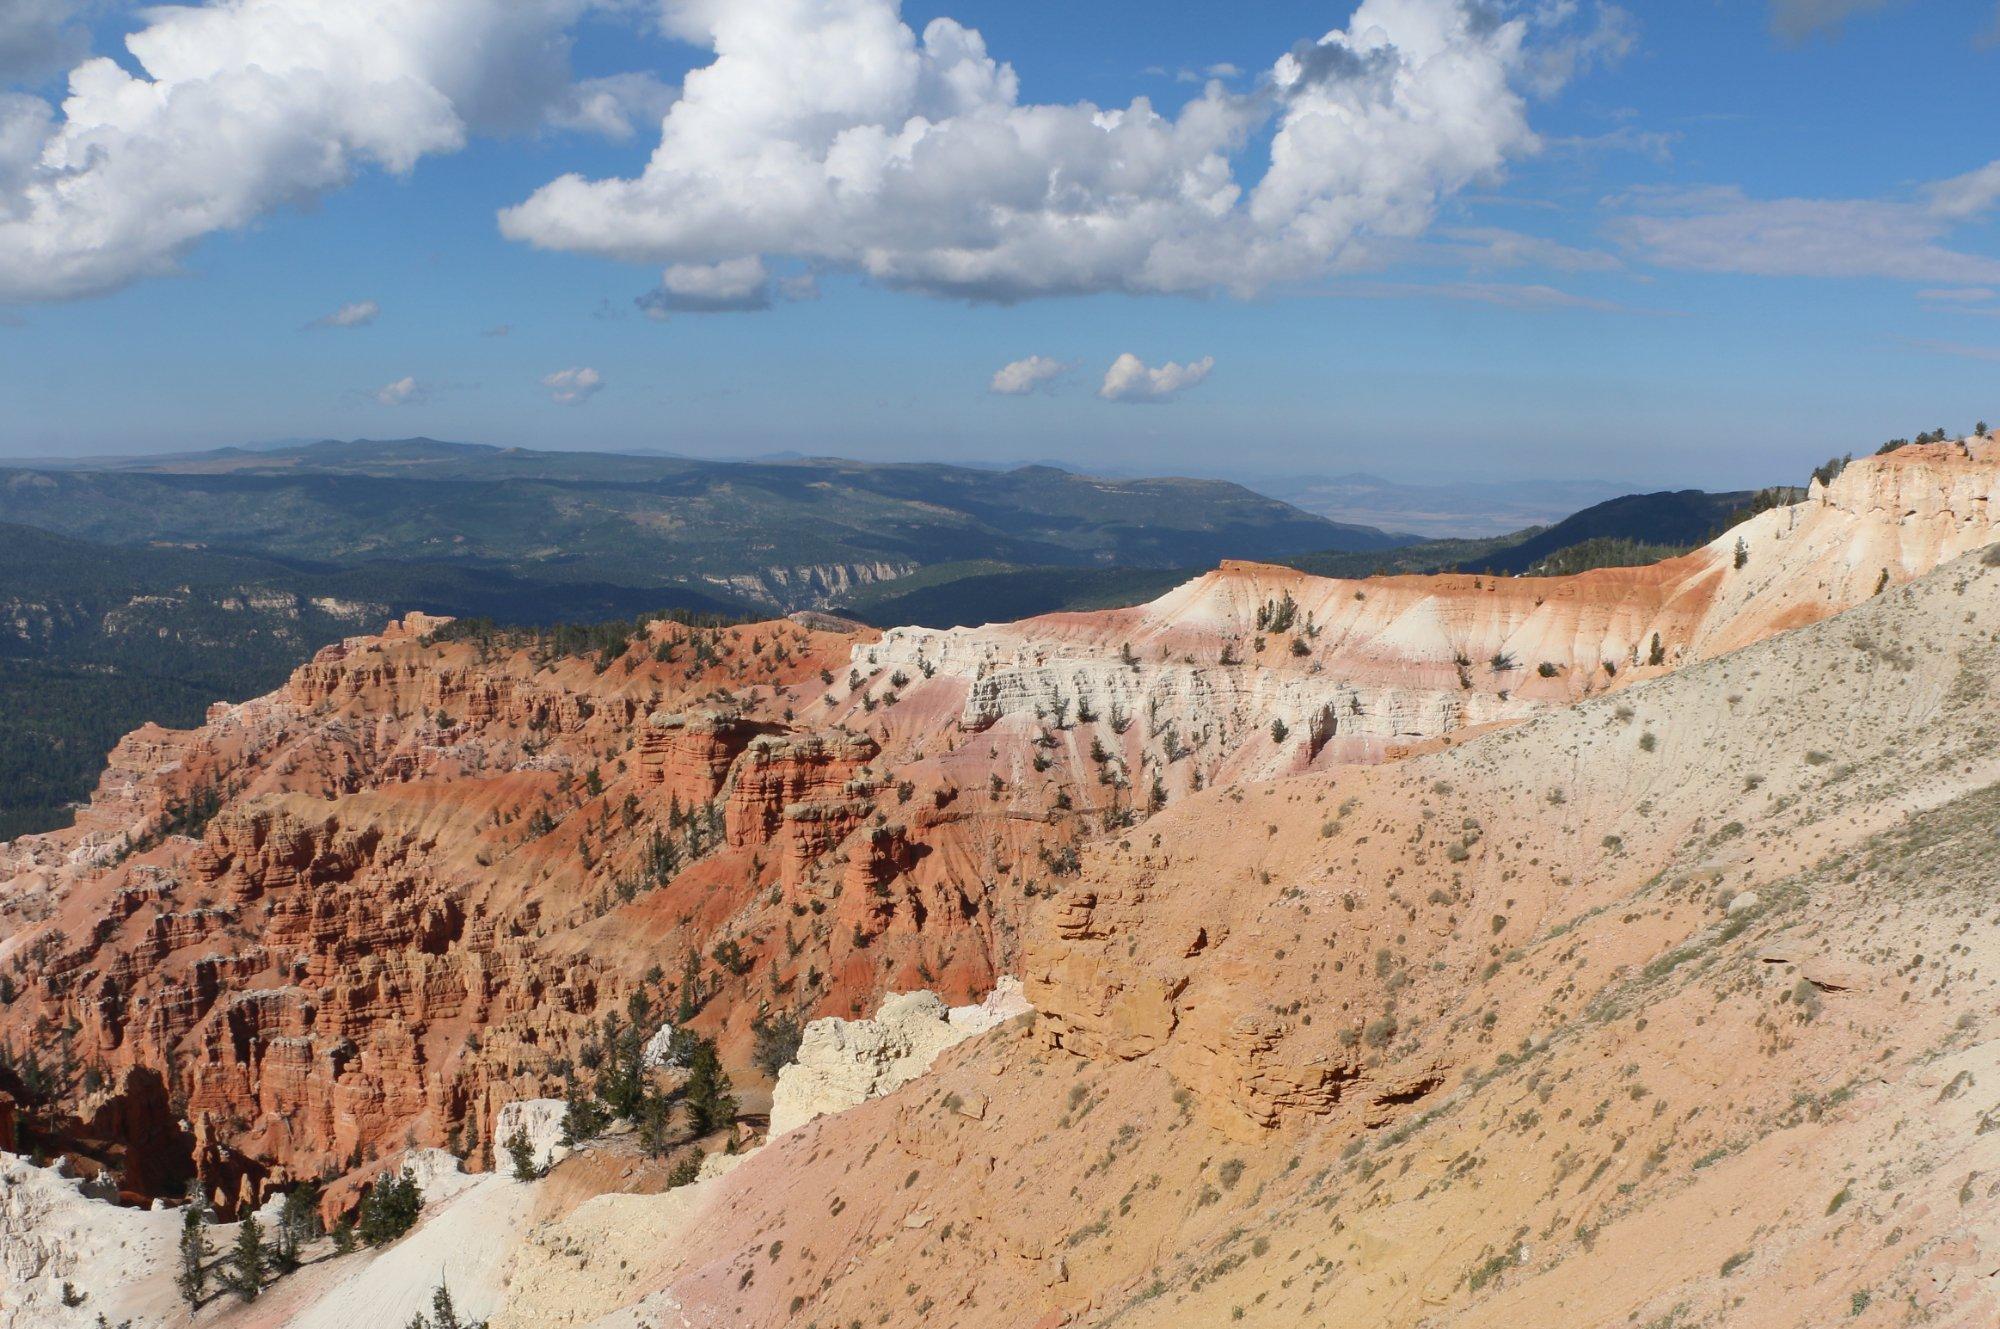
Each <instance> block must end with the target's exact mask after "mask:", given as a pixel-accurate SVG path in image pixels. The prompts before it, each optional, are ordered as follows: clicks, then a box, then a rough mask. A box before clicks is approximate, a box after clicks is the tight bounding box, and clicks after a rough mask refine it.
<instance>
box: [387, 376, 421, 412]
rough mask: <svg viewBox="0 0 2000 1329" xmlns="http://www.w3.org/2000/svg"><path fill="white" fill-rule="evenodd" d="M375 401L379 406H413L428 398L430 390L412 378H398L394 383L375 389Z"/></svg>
mask: <svg viewBox="0 0 2000 1329" xmlns="http://www.w3.org/2000/svg"><path fill="white" fill-rule="evenodd" d="M374 396H375V401H376V404H377V405H381V406H414V405H416V404H417V403H419V402H423V401H427V400H428V399H429V398H430V389H429V388H428V387H426V386H425V385H423V384H422V383H419V382H418V381H417V380H416V379H414V378H408V377H405V378H399V379H397V380H396V381H395V382H394V383H384V384H383V385H382V386H381V387H379V388H377V389H375V393H374Z"/></svg>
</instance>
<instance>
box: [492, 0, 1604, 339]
mask: <svg viewBox="0 0 2000 1329" xmlns="http://www.w3.org/2000/svg"><path fill="white" fill-rule="evenodd" d="M663 3H664V20H665V24H666V27H667V29H668V30H669V31H671V32H673V33H675V34H677V35H680V36H683V37H686V38H688V39H689V40H693V41H697V42H700V43H702V44H705V45H706V46H707V47H708V48H709V49H711V50H712V51H713V52H714V59H713V60H712V61H711V62H710V63H709V64H708V65H706V66H704V67H702V68H699V69H696V70H694V71H693V72H691V73H689V74H688V75H687V77H686V79H685V80H684V81H683V85H682V93H681V97H680V99H679V100H678V101H677V102H675V103H674V104H673V106H672V107H671V108H670V109H669V110H668V111H667V113H666V116H665V120H664V123H663V126H662V134H661V139H660V142H659V145H658V147H657V148H656V149H655V151H654V153H653V155H652V158H651V160H650V161H649V162H648V164H647V166H646V167H645V169H644V170H643V171H642V172H641V173H640V174H639V175H637V176H635V177H631V178H624V179H618V178H613V179H599V180H591V179H586V178H585V177H583V176H581V175H565V176H563V177H561V178H559V179H557V180H554V181H551V182H550V183H549V184H547V185H545V186H544V187H543V188H541V189H540V190H538V191H536V192H535V193H534V195H533V196H532V197H530V198H528V199H527V200H526V201H524V202H523V203H521V204H520V205H519V206H517V207H513V208H510V209H508V210H506V211H505V212H503V213H502V214H501V229H502V230H503V232H504V233H505V234H507V235H508V236H511V237H513V238H515V239H517V240H522V241H526V242H529V243H532V244H535V245H538V246H541V247H544V248H548V249H559V250H568V251H574V252H579V253H587V254H596V255H602V256H608V257H611V258H615V259H620V260H625V261H630V262H637V263H647V264H658V265H662V266H665V267H667V268H668V269H669V271H670V272H671V271H673V270H674V269H677V268H682V269H691V270H699V269H704V268H716V267H719V266H720V265H724V264H738V263H741V264H748V263H750V262H752V261H755V262H759V263H768V262H771V261H773V260H777V259H784V258H789V259H794V260H802V261H805V262H807V263H810V264H813V265H816V266H832V267H842V268H847V269H851V270H856V271H859V272H862V273H864V274H866V275H868V276H870V277H872V278H874V279H875V280H877V281H880V282H882V283H884V284H887V285H891V286H897V287H905V288H912V289H916V290H920V291H924V292H928V293H931V294H935V295H944V296H953V297H961V298H970V299H976V300H996V301H1012V300H1022V299H1027V298H1031V297H1035V296H1042V295H1058V294H1074V293H1083V292H1095V291H1126V292H1207V291H1213V290H1222V289H1227V290H1233V291H1236V292H1239V293H1248V292H1251V291H1255V290H1258V289H1262V288H1264V287H1267V286H1270V285H1272V284H1274V283H1280V282H1286V281H1293V280H1299V279H1306V278H1312V277H1316V276H1319V275H1322V274H1324V273H1327V272H1330V271H1337V270H1339V269H1341V268H1343V267H1347V266H1353V265H1355V264H1357V263H1360V262H1363V261H1365V260H1366V259H1367V257H1368V251H1369V246H1370V245H1371V243H1374V242H1377V241H1381V240H1385V239H1386V240H1393V239H1398V238H1404V239H1406V238H1409V237H1412V236H1416V235H1418V234H1420V233H1422V232H1423V231H1424V230H1425V229H1426V228H1427V227H1428V226H1429V224H1430V222H1431V219H1432V217H1433V216H1434V214H1435V212H1436V210H1437V208H1438V205H1439V203H1440V201H1441V200H1442V199H1443V198H1445V197H1446V196H1448V195H1451V194H1453V193H1455V192H1456V191H1458V190H1460V189H1462V188H1464V187H1465V186H1467V185H1470V184H1472V183H1474V182H1477V181H1481V180H1486V179H1490V178H1492V177H1494V176H1496V175H1498V174H1499V173H1500V172H1501V171H1502V169H1503V168H1504V167H1505V165H1506V164H1507V163H1508V162H1509V161H1511V160H1513V159H1515V158H1518V157H1521V156H1523V155H1526V154H1529V153H1532V152H1534V151H1535V150H1536V149H1537V147H1538V140H1537V138H1536V136H1535V134H1534V132H1533V131H1532V130H1531V129H1530V127H1529V124H1528V116H1527V98H1528V95H1529V93H1530V92H1531V91H1532V92H1547V91H1549V90H1550V89H1551V87H1552V86H1553V84H1554V83H1556V82H1558V81H1560V78H1561V77H1562V72H1563V71H1565V70H1569V69H1573V68H1576V67H1578V66H1580V65H1582V64H1585V63H1588V62H1589V61H1591V60H1594V59H1597V58H1601V57H1602V56H1605V55H1607V54H1615V51H1607V49H1606V48H1607V45H1608V46H1609V47H1617V46H1619V42H1618V40H1616V39H1615V38H1614V39H1609V40H1608V41H1605V40H1600V41H1594V42H1593V41H1592V40H1591V36H1590V34H1591V33H1593V32H1595V31H1597V30H1599V29H1602V28H1604V27H1605V26H1606V25H1608V24H1611V23H1613V22H1614V21H1619V22H1622V13H1621V11H1618V10H1616V9H1615V8H1614V7H1612V6H1608V5H1603V4H1598V5H1594V6H1586V5H1583V4H1579V3H1574V2H1573V0H1562V2H1561V3H1544V4H1536V5H1532V6H1520V5H1510V6H1509V7H1508V10H1507V11H1506V12H1502V11H1501V10H1500V9H1499V8H1497V7H1495V6H1493V5H1489V4H1487V3H1484V0H1362V3H1360V4H1359V5H1358V6H1357V7H1356V8H1355V10H1354V12H1353V16H1352V18H1351V19H1350V21H1349V22H1348V24H1347V26H1346V27H1344V28H1340V29H1336V30H1334V31H1332V32H1329V33H1327V34H1326V35H1325V36H1323V37H1321V38H1319V39H1318V40H1317V41H1308V42H1302V43H1300V45H1299V46H1298V47H1296V48H1295V49H1294V50H1293V51H1291V52H1288V53H1286V54H1284V55H1282V56H1281V57H1279V58H1278V59H1276V60H1275V61H1274V63H1273V64H1272V65H1271V66H1270V67H1269V69H1268V70H1267V72H1266V75H1265V77H1264V78H1263V79H1262V80H1261V81H1260V82H1259V84H1258V87H1257V90H1256V91H1254V92H1250V93H1246V94H1240V95H1239V94H1236V93H1232V92H1230V91H1229V90H1228V89H1227V88H1225V87H1224V86H1223V85H1222V84H1221V83H1220V82H1213V83H1210V84H1209V85H1208V87H1207V88H1206V90H1205V91H1204V92H1203V93H1202V94H1201V95H1199V96H1197V97H1196V98H1195V99H1194V100H1193V101H1191V102H1190V103H1188V105H1187V106H1185V107H1184V108H1183V109H1182V110H1181V111H1180V112H1179V113H1178V114H1176V115H1173V116H1171V117H1170V116H1167V115H1163V114H1161V113H1160V112H1158V111H1156V110H1155V109H1154V107H1153V106H1152V104H1151V103H1150V101H1148V100H1147V99H1146V98H1143V97H1142V98H1139V99H1137V100H1135V101H1133V102H1132V103H1131V104H1130V105H1128V106H1124V107H1099V106H1095V105H1091V104H1089V103H1076V104H1067V105H1051V104H1035V103H1024V102H1023V101H1022V100H1021V98H1020V84H1019V80H1018V79H1017V77H1016V75H1015V73H1014V70H1013V69H1012V67H1011V66H1009V65H1007V64H1004V63H1002V62H1000V61H999V60H997V59H995V58H994V57H993V56H992V55H990V54H989V53H988V51H987V48H986V43H985V40H984V39H983V38H982V37H981V36H980V34H979V33H978V32H976V31H974V30H972V29H969V28H966V27H964V26H962V25H961V24H959V23H957V22H955V21H953V20H951V19H948V18H938V19H934V20H932V21H931V22H930V23H928V24H927V25H925V27H924V29H923V31H922V33H921V34H919V33H917V32H915V31H913V30H912V29H911V28H910V27H909V25H907V24H906V23H904V21H903V19H902V17H901V14H900V11H899V6H898V3H897V0H728V3H723V2H722V0H663ZM1508 13H1511V14H1512V15H1513V16H1511V17H1509V16H1507V14H1508ZM1613 16H1616V18H1615V20H1614V17H1613ZM1552 55H1553V56H1555V57H1558V58H1556V60H1555V63H1554V65H1551V64H1550V57H1551V56H1552ZM1552 69H1553V70H1554V71H1555V72H1553V73H1552V72H1551V70H1552ZM1264 129H1268V130H1269V132H1270V133H1271V135H1272V137H1271V141H1270V153H1269V157H1270V165H1269V168H1268V170H1267V171H1266V172H1265V173H1264V175H1263V176H1262V178H1260V179H1258V180H1256V181H1254V182H1245V181H1240V180H1238V179H1237V176H1236V171H1235V167H1234V164H1233V161H1232V158H1233V157H1234V155H1235V154H1237V153H1238V152H1239V151H1240V150H1241V149H1243V148H1244V147H1245V146H1246V144H1247V143H1248V141H1249V139H1250V138H1251V136H1252V135H1253V134H1255V133H1257V132H1258V131H1260V130H1264ZM674 294H675V292H674V291H673V287H672V284H671V282H669V284H667V285H666V286H663V287H662V295H661V299H662V301H667V300H669V298H670V297H672V296H673V295H674ZM743 299H744V297H742V296H738V297H737V300H736V302H734V303H728V304H725V305H724V306H723V307H726V308H741V307H744V305H743V304H742V303H741V301H742V300H743Z"/></svg>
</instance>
